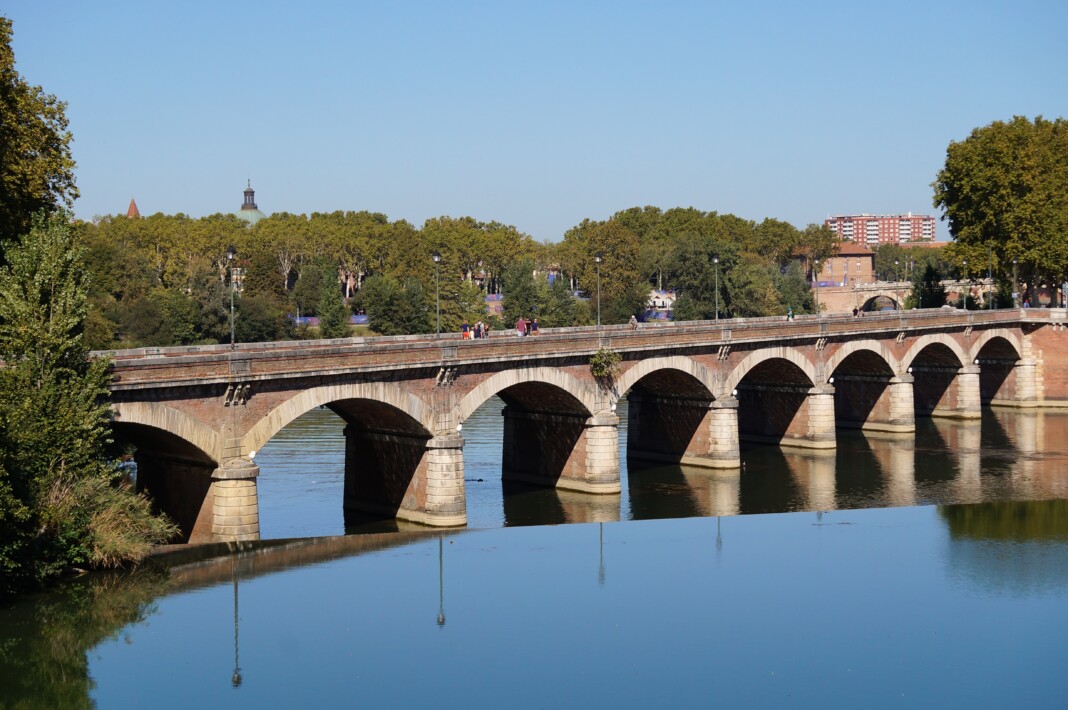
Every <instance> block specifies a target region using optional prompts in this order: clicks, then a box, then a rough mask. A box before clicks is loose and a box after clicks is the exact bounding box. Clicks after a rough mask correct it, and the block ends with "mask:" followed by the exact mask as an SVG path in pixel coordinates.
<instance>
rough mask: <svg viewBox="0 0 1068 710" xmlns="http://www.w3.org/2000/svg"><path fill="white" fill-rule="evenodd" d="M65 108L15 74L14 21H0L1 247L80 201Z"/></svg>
mask: <svg viewBox="0 0 1068 710" xmlns="http://www.w3.org/2000/svg"><path fill="white" fill-rule="evenodd" d="M66 109H67V105H66V104H65V103H64V102H62V101H60V100H59V99H57V98H56V97H55V96H53V95H51V94H46V93H45V92H44V91H43V90H42V89H41V87H39V86H32V85H30V84H28V83H26V81H25V80H24V79H23V78H22V76H20V75H19V73H18V72H17V71H15V53H14V52H13V51H12V49H11V20H9V19H7V18H6V17H0V244H3V243H6V242H10V241H12V240H14V239H15V238H17V237H18V236H20V235H22V234H25V232H26V230H27V228H28V227H29V226H30V221H31V215H33V214H35V213H37V212H38V211H40V210H48V211H51V210H54V209H56V208H57V207H58V206H60V205H65V206H66V207H70V206H71V204H72V203H73V202H74V199H75V198H77V197H78V190H77V188H76V187H75V185H74V159H73V158H72V157H71V152H70V143H71V134H70V132H69V131H68V130H67V116H66Z"/></svg>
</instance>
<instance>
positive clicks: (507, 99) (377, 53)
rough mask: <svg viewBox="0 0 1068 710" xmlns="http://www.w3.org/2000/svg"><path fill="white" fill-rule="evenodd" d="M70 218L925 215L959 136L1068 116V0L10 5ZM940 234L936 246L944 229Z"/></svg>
mask: <svg viewBox="0 0 1068 710" xmlns="http://www.w3.org/2000/svg"><path fill="white" fill-rule="evenodd" d="M0 13H2V14H4V15H6V16H8V17H10V18H11V19H12V20H13V21H14V23H15V26H14V33H15V35H14V48H15V56H16V60H17V62H18V69H19V71H20V72H21V73H22V74H23V76H25V77H26V78H27V79H29V80H30V81H31V82H32V83H35V84H40V85H42V86H43V87H44V88H45V89H46V90H47V91H49V92H51V93H54V94H56V95H57V96H59V97H60V98H62V99H64V100H65V101H67V102H68V103H69V109H68V116H69V118H70V122H71V130H72V131H73V133H74V137H75V143H74V156H75V159H76V160H77V162H78V171H77V177H78V187H79V189H80V190H81V193H82V196H81V198H80V199H79V200H78V201H77V203H76V204H75V212H76V214H77V215H78V216H80V217H83V218H90V217H92V216H94V215H103V214H115V213H119V212H125V210H126V206H127V205H128V203H129V200H130V198H131V197H135V198H136V199H137V204H138V205H139V206H140V209H141V212H142V213H143V214H150V213H154V212H164V213H177V212H184V213H186V214H189V215H192V216H195V217H198V216H202V215H206V214H211V213H214V212H230V211H233V210H236V209H237V208H238V207H240V205H241V192H242V190H243V189H244V187H245V181H246V179H249V178H251V180H252V186H253V187H254V188H255V189H256V199H257V202H258V203H259V205H260V208H261V209H262V210H263V211H264V212H267V213H268V214H270V213H272V212H278V211H287V212H294V213H310V212H313V211H331V210H336V209H350V210H361V209H366V210H371V211H375V212H384V213H385V214H387V215H389V217H390V218H391V219H401V218H404V219H407V220H409V221H411V222H413V223H414V224H416V225H417V226H418V225H421V224H422V223H423V221H424V220H425V219H426V218H428V217H434V216H439V215H451V216H461V215H470V216H473V217H475V218H477V219H480V220H485V221H489V220H497V221H500V222H505V223H508V224H513V225H515V226H516V227H518V228H519V229H520V230H522V231H523V232H526V233H528V234H530V235H532V236H534V237H535V238H537V239H539V240H544V239H548V240H552V241H556V240H559V239H560V238H561V237H562V236H563V233H564V232H565V231H566V230H567V229H568V228H570V227H571V226H573V225H575V224H577V223H578V222H580V221H581V220H582V219H583V218H585V217H590V218H593V219H603V218H606V217H608V216H609V215H611V214H612V213H613V212H615V211H617V210H620V209H624V208H627V207H631V206H635V205H656V206H659V207H662V208H669V207H675V206H684V207H685V206H693V207H697V208H699V209H703V210H715V211H718V212H722V213H727V212H729V213H733V214H736V215H738V216H740V217H744V218H746V219H753V220H761V219H763V218H764V217H775V218H779V219H784V220H786V221H789V222H792V223H794V224H796V225H798V226H804V225H805V224H807V223H810V222H820V221H822V220H823V219H824V218H825V217H826V216H827V215H829V214H841V213H854V212H869V213H898V212H908V211H912V212H914V213H921V214H935V211H934V208H933V207H932V204H931V187H930V183H931V182H932V181H933V180H934V178H935V175H936V173H937V172H938V170H939V168H940V167H941V166H942V164H943V162H944V159H945V150H946V146H947V145H948V144H949V142H950V141H951V140H961V139H963V138H965V137H967V135H968V134H969V132H970V131H971V130H972V129H973V128H975V127H978V126H983V125H986V124H988V123H990V122H991V121H994V120H1005V119H1009V118H1011V117H1012V116H1013V115H1024V116H1028V117H1034V116H1036V115H1044V116H1046V117H1047V118H1056V117H1058V116H1068V90H1066V86H1068V84H1066V79H1065V73H1066V70H1068V40H1066V39H1065V34H1064V31H1065V28H1066V27H1068V3H1066V2H1064V1H1063V0H1052V1H1050V2H1028V1H1026V0H1025V1H1020V2H1003V3H992V2H894V3H867V2H855V1H853V2H841V3H818V2H816V3H802V2H781V3H776V2H732V3H728V2H688V3H687V2H655V3H654V2H648V3H632V2H603V3H601V2H579V1H578V0H575V1H572V2H548V1H545V0H539V1H538V2H528V3H519V2H478V3H473V2H425V3H422V2H378V3H370V2H312V3H303V4H301V3H294V2H291V1H290V2H262V1H261V2H236V1H229V0H228V1H227V2H215V1H212V2H199V1H187V2H177V3H153V2H144V1H142V2H136V3H134V2H108V1H104V2H84V0H83V1H78V2H75V1H66V2H49V1H47V0H45V1H42V0H9V1H8V2H7V3H5V7H4V8H3V9H0ZM939 235H940V238H948V233H947V230H946V229H945V225H944V223H942V222H939Z"/></svg>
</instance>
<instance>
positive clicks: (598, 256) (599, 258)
mask: <svg viewBox="0 0 1068 710" xmlns="http://www.w3.org/2000/svg"><path fill="white" fill-rule="evenodd" d="M603 259H604V252H603V251H599V252H597V253H596V254H594V255H593V262H594V263H595V264H597V327H598V328H600V327H601V261H602V260H603Z"/></svg>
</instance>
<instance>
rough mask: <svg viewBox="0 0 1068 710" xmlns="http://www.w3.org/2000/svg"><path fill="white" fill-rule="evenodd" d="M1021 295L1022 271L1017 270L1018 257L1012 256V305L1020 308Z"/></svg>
mask: <svg viewBox="0 0 1068 710" xmlns="http://www.w3.org/2000/svg"><path fill="white" fill-rule="evenodd" d="M1019 296H1020V273H1019V271H1017V261H1016V257H1013V258H1012V307H1013V308H1019V307H1020V304H1019V303H1018V301H1019Z"/></svg>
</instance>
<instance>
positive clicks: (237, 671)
mask: <svg viewBox="0 0 1068 710" xmlns="http://www.w3.org/2000/svg"><path fill="white" fill-rule="evenodd" d="M236 559H237V558H236V557H231V558H230V578H231V579H233V580H234V674H233V675H232V676H230V683H232V684H233V686H234V687H235V688H236V687H237V686H239V685H241V667H240V666H239V665H238V663H237V573H236V570H235V569H234V567H235V566H236V564H237V563H236Z"/></svg>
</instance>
